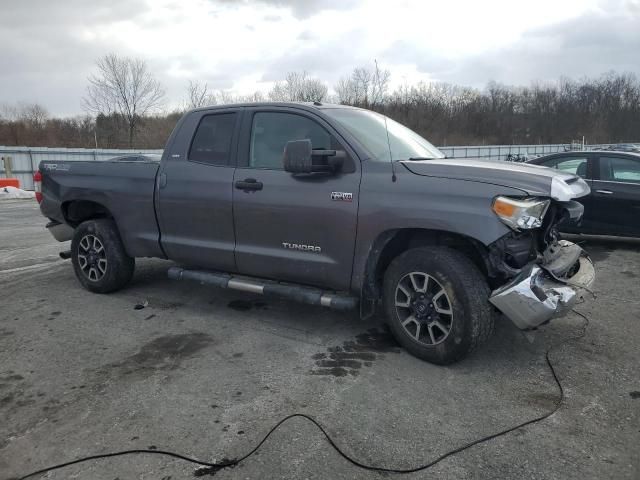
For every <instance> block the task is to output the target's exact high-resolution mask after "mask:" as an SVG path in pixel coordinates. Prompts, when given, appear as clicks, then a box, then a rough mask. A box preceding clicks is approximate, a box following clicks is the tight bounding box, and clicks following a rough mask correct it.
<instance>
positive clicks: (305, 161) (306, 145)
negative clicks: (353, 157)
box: [283, 139, 343, 174]
mask: <svg viewBox="0 0 640 480" xmlns="http://www.w3.org/2000/svg"><path fill="white" fill-rule="evenodd" d="M338 153H342V152H336V151H335V150H314V149H313V147H312V145H311V140H309V139H305V140H292V141H290V142H287V144H286V145H285V147H284V155H283V163H284V170H285V171H286V172H290V173H302V174H311V173H334V172H336V171H338V170H339V169H340V167H341V166H342V162H343V155H338Z"/></svg>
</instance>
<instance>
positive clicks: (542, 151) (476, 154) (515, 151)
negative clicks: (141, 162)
mask: <svg viewBox="0 0 640 480" xmlns="http://www.w3.org/2000/svg"><path fill="white" fill-rule="evenodd" d="M595 146H596V145H589V146H585V148H587V149H588V148H593V147H595ZM604 146H605V145H598V147H604ZM575 147H576V145H571V144H566V143H563V144H555V145H481V146H477V145H476V146H461V147H439V148H440V150H441V151H442V152H443V153H444V154H445V155H446V156H447V157H450V158H483V159H486V160H504V159H505V158H506V157H507V156H508V155H509V154H511V155H527V156H535V155H547V154H550V153H557V152H564V151H566V150H570V149H572V148H575ZM135 153H142V154H144V153H157V154H161V153H162V150H107V149H89V148H46V147H33V148H31V147H2V146H0V157H1V158H2V160H4V159H5V158H7V157H10V158H11V164H12V167H11V170H12V176H13V177H16V178H18V179H19V180H20V185H21V186H22V188H24V189H26V190H32V189H33V172H35V170H36V169H37V168H38V164H39V163H40V161H42V160H59V161H64V162H72V161H77V160H106V159H109V158H111V157H117V156H119V155H131V154H135ZM4 176H5V175H4V161H2V162H0V177H4Z"/></svg>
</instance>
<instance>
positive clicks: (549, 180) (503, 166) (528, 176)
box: [400, 158, 590, 201]
mask: <svg viewBox="0 0 640 480" xmlns="http://www.w3.org/2000/svg"><path fill="white" fill-rule="evenodd" d="M400 163H401V164H402V165H403V166H404V167H405V168H406V169H407V170H409V171H410V172H411V173H414V174H416V175H423V176H429V177H442V178H451V179H455V180H466V181H471V182H482V183H490V184H493V185H500V186H503V187H509V188H517V189H519V190H522V191H524V192H525V193H526V194H528V195H532V196H539V197H551V198H553V199H555V200H559V201H569V200H572V199H574V198H580V197H583V196H585V195H588V194H589V192H590V189H589V186H588V185H587V183H586V182H585V181H584V180H583V179H582V178H580V177H578V176H576V175H572V174H569V173H563V172H560V171H558V170H554V169H552V168H548V167H542V166H540V165H530V164H523V163H513V162H503V161H487V160H481V159H473V158H460V159H455V158H442V159H434V160H420V161H410V160H405V161H401V162H400Z"/></svg>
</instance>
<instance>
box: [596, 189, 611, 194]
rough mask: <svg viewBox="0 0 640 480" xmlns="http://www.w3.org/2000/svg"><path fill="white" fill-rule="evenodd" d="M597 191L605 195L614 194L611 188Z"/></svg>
mask: <svg viewBox="0 0 640 480" xmlns="http://www.w3.org/2000/svg"><path fill="white" fill-rule="evenodd" d="M596 193H602V194H603V195H613V192H612V191H611V190H596Z"/></svg>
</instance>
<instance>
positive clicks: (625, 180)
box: [592, 153, 640, 236]
mask: <svg viewBox="0 0 640 480" xmlns="http://www.w3.org/2000/svg"><path fill="white" fill-rule="evenodd" d="M593 184H594V186H593V188H592V194H593V196H594V198H593V214H594V217H595V230H596V232H594V233H599V234H602V235H631V236H640V156H638V157H636V156H632V155H616V154H613V153H611V154H609V153H608V154H601V155H600V157H599V158H598V168H597V172H596V178H595V179H594V181H593Z"/></svg>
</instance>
